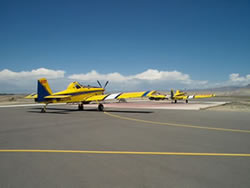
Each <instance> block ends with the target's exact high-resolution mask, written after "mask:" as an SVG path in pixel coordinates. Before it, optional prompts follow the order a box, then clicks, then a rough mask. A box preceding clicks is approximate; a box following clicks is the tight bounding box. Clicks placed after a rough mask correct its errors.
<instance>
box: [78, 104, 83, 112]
mask: <svg viewBox="0 0 250 188" xmlns="http://www.w3.org/2000/svg"><path fill="white" fill-rule="evenodd" d="M83 109H84V108H83V104H82V103H81V104H78V110H79V111H83Z"/></svg>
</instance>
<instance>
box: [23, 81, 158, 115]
mask: <svg viewBox="0 0 250 188" xmlns="http://www.w3.org/2000/svg"><path fill="white" fill-rule="evenodd" d="M97 82H98V84H99V86H100V87H94V86H84V85H81V84H80V83H79V82H72V83H70V84H69V85H68V87H67V89H66V90H63V91H60V92H57V93H53V92H52V90H51V88H50V86H49V84H48V81H47V79H46V78H41V79H39V80H38V81H37V94H30V95H28V96H26V97H25V98H26V99H34V100H35V102H38V103H42V104H44V106H43V108H42V109H41V112H43V113H44V112H46V107H47V105H48V104H52V103H77V104H78V110H83V109H84V104H89V103H90V102H92V101H95V102H96V103H97V104H98V110H99V111H103V110H104V105H103V103H102V101H106V100H111V99H117V100H120V99H127V98H140V97H148V96H151V95H152V94H153V93H154V92H155V91H143V92H128V93H113V94H104V91H105V87H106V86H107V84H108V81H107V82H106V83H105V85H104V87H102V85H101V83H100V82H99V81H97Z"/></svg>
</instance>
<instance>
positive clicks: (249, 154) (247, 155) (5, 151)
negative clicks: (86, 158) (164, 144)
mask: <svg viewBox="0 0 250 188" xmlns="http://www.w3.org/2000/svg"><path fill="white" fill-rule="evenodd" d="M0 153H77V154H118V155H176V156H217V157H250V153H190V152H138V151H88V150H38V149H1V150H0Z"/></svg>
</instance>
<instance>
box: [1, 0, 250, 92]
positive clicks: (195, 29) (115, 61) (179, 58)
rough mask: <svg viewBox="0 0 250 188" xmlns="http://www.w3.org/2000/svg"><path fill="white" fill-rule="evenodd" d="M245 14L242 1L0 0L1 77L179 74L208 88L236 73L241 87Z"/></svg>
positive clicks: (249, 51)
mask: <svg viewBox="0 0 250 188" xmlns="http://www.w3.org/2000/svg"><path fill="white" fill-rule="evenodd" d="M249 18H250V1H248V0H234V1H232V0H176V1H167V0H166V1H159V0H131V1H130V0H127V1H122V0H120V1H119V0H114V1H109V0H107V1H102V0H91V1H84V0H82V1H80V0H78V1H75V0H71V1H70V0H68V1H63V0H50V1H47V0H42V1H38V0H36V1H32V0H22V1H15V0H10V1H7V0H2V1H0V23H1V26H0V27H1V29H0V74H1V71H2V72H3V70H5V69H8V70H10V71H12V72H15V73H20V72H22V71H26V72H30V71H32V70H37V69H39V68H46V69H48V70H55V71H56V70H62V71H64V72H65V74H64V76H63V77H64V78H68V77H72V75H76V74H78V75H82V74H84V75H86V74H88V73H91V71H92V70H95V71H96V72H97V73H98V75H99V74H101V75H107V74H111V73H114V72H117V73H119V74H121V75H122V76H125V77H126V76H135V75H138V74H140V73H143V72H146V71H148V70H157V71H158V72H165V73H166V72H173V71H177V72H180V73H182V74H181V75H188V76H189V77H190V80H192V81H195V80H197V81H207V83H209V84H210V85H211V86H213V83H217V84H218V83H220V82H221V83H222V82H223V83H225V82H227V81H228V80H229V78H230V75H231V74H233V73H236V74H239V75H238V77H237V78H239V79H238V80H240V79H244V84H247V83H248V82H249V81H250V78H249V79H248V75H249V74H250V72H249V70H250V34H249V33H250V21H249ZM4 75H5V74H4ZM147 75H149V76H150V74H147ZM97 77H98V76H97ZM249 77H250V75H249ZM0 78H1V75H0ZM76 78H78V79H80V80H81V77H76ZM136 78H137V77H136ZM160 79H161V78H160ZM82 80H84V79H82ZM85 80H86V79H85ZM163 80H164V79H163ZM236 80H237V79H236ZM176 83H178V82H176ZM202 83H203V82H202ZM204 83H205V82H204ZM0 84H1V80H0ZM154 84H156V83H154ZM194 85H195V84H193V85H192V87H194ZM147 86H148V85H147ZM159 87H161V84H159ZM169 87H170V86H169ZM180 87H184V86H182V85H181V84H180ZM142 88H143V87H142ZM159 89H162V88H159Z"/></svg>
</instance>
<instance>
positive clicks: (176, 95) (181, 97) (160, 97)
mask: <svg viewBox="0 0 250 188" xmlns="http://www.w3.org/2000/svg"><path fill="white" fill-rule="evenodd" d="M210 97H215V94H197V95H187V93H186V92H182V91H180V90H176V92H175V93H174V90H172V89H171V94H170V95H163V94H160V93H158V94H157V93H153V95H151V96H149V99H150V100H165V99H167V100H168V99H170V100H172V101H173V102H174V103H177V100H185V101H186V103H188V100H189V99H200V98H210Z"/></svg>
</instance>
